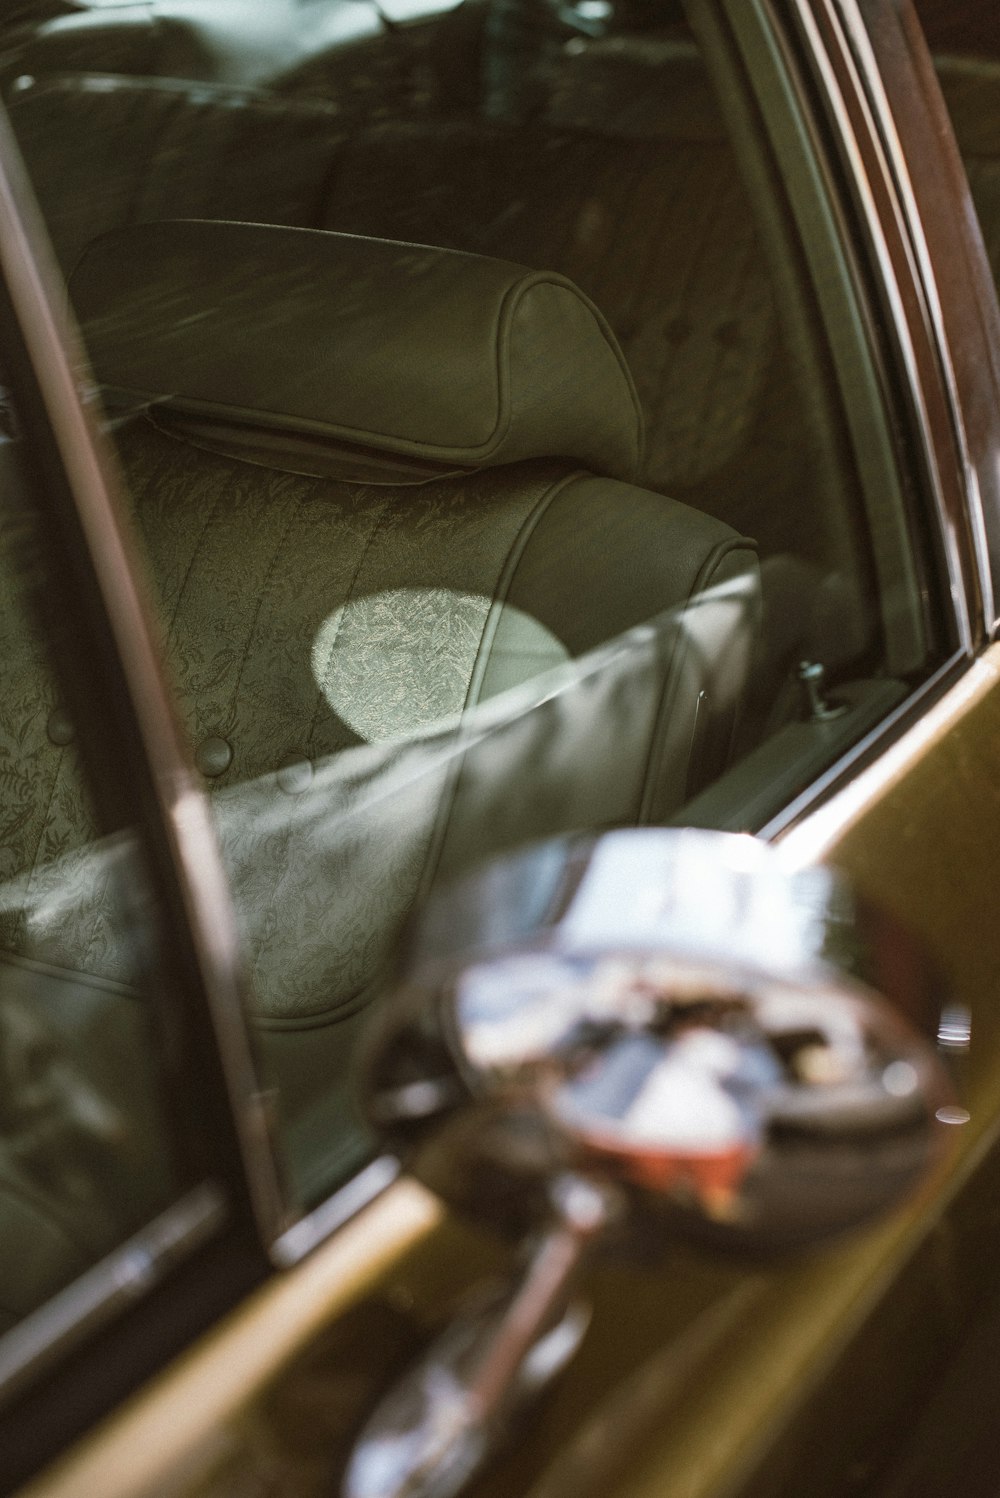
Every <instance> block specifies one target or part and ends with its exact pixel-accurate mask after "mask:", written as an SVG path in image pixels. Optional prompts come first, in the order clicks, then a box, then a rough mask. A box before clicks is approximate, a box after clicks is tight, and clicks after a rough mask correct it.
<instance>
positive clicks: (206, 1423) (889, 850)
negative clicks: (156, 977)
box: [22, 647, 1000, 1498]
mask: <svg viewBox="0 0 1000 1498" xmlns="http://www.w3.org/2000/svg"><path fill="white" fill-rule="evenodd" d="M994 820H1000V647H993V648H992V649H991V650H990V651H988V652H987V653H986V654H985V655H984V656H983V657H982V658H981V659H980V660H978V661H977V662H976V663H975V664H974V665H973V666H972V667H971V668H970V669H969V670H968V671H967V672H966V673H964V674H963V675H962V677H961V678H960V680H959V681H958V682H957V683H956V684H955V685H954V686H952V687H951V689H950V690H949V691H948V692H947V693H945V695H944V696H942V697H941V699H940V700H939V702H938V703H937V704H936V705H935V706H934V707H933V708H932V709H931V710H930V711H929V712H928V713H927V714H926V715H925V716H924V717H923V718H922V719H921V720H920V721H919V722H918V723H916V724H915V725H914V726H913V727H912V728H911V729H910V730H909V731H908V732H906V733H905V734H903V735H902V737H901V738H900V739H899V740H898V741H897V743H896V744H894V745H893V746H892V748H891V749H889V750H888V751H887V752H886V754H885V755H884V756H883V757H882V758H881V759H880V760H879V761H878V762H877V763H875V764H873V765H872V766H870V767H869V769H868V770H867V771H865V772H863V773H862V774H861V775H860V776H859V777H858V778H857V779H856V780H855V781H854V782H853V783H852V784H851V785H850V786H849V787H848V788H847V789H846V790H845V791H843V792H842V793H841V794H840V795H838V796H837V797H835V798H834V799H833V800H831V801H830V802H828V803H827V804H826V805H825V806H824V807H822V808H821V809H819V810H818V811H817V812H815V813H814V814H813V816H812V817H810V818H808V819H806V820H804V821H803V822H802V823H801V824H800V825H799V826H798V827H797V828H796V829H795V830H794V831H793V832H791V833H790V834H789V835H788V836H787V837H786V839H785V840H784V847H785V851H786V856H787V857H788V858H789V860H790V861H791V862H792V863H795V864H797V863H800V862H809V861H812V860H814V859H815V858H817V857H821V858H825V859H829V860H830V861H832V862H834V863H835V864H836V865H837V866H838V867H840V868H842V869H843V870H845V871H846V872H847V873H849V875H850V876H851V877H852V878H853V880H854V881H855V882H856V884H857V887H858V888H859V889H860V890H863V891H868V892H869V893H870V894H873V895H875V896H876V897H877V898H878V899H879V900H880V902H881V903H882V904H883V905H884V906H886V907H888V908H889V909H891V910H895V911H896V912H897V913H898V914H899V915H900V917H901V918H903V919H905V920H906V921H907V922H908V923H909V924H914V923H915V924H917V925H918V926H919V927H920V928H921V929H923V930H925V931H926V932H927V934H928V937H929V940H930V942H931V945H932V947H933V948H934V949H935V950H936V952H937V955H938V956H939V957H940V959H941V961H942V963H943V965H944V968H945V969H946V971H947V972H948V973H949V975H950V977H951V979H952V981H953V984H954V992H955V994H956V996H957V997H958V998H959V999H960V1000H961V1002H962V1003H964V1004H967V1005H968V1006H969V1008H970V1010H971V1014H972V1035H973V1043H972V1049H971V1052H970V1057H969V1064H968V1069H967V1072H966V1073H965V1074H964V1075H963V1076H962V1077H960V1078H959V1082H960V1086H961V1096H962V1100H963V1103H964V1106H965V1107H966V1108H967V1109H968V1111H969V1113H970V1115H971V1118H970V1121H969V1122H968V1123H967V1124H966V1125H964V1126H962V1127H956V1128H955V1130H954V1133H955V1142H956V1150H957V1152H958V1153H957V1157H956V1158H954V1159H952V1160H951V1161H949V1168H948V1169H947V1171H946V1172H944V1173H942V1174H939V1177H938V1179H937V1180H936V1181H934V1182H932V1183H931V1185H930V1186H929V1187H928V1188H927V1189H926V1190H925V1192H924V1193H923V1195H922V1197H921V1198H920V1199H919V1200H918V1201H917V1202H916V1203H915V1204H914V1205H912V1206H910V1207H908V1208H907V1209H905V1210H904V1211H903V1212H901V1213H897V1214H896V1215H895V1216H894V1217H893V1218H892V1219H891V1220H890V1221H888V1222H886V1223H884V1224H883V1225H881V1226H879V1227H877V1228H875V1229H873V1230H868V1231H865V1232H863V1233H861V1234H858V1235H854V1236H852V1237H851V1238H850V1239H849V1240H847V1241H846V1242H844V1243H843V1244H841V1245H838V1246H836V1247H834V1248H832V1249H828V1250H825V1251H824V1252H823V1253H822V1254H819V1255H816V1256H814V1257H812V1258H810V1259H808V1260H806V1261H804V1262H801V1263H796V1264H793V1265H791V1266H788V1267H783V1266H777V1267H768V1266H766V1265H765V1266H760V1265H758V1266H750V1267H749V1268H748V1267H747V1266H746V1265H744V1264H735V1265H725V1264H722V1263H719V1262H715V1263H713V1262H709V1261H707V1260H703V1259H700V1258H698V1257H697V1256H695V1255H694V1254H693V1253H691V1252H690V1251H688V1250H682V1249H677V1250H676V1251H674V1252H673V1253H671V1255H670V1257H669V1258H668V1260H667V1263H666V1265H665V1266H664V1267H662V1268H656V1269H652V1268H645V1267H642V1266H620V1265H617V1266H616V1265H610V1266H609V1265H605V1266H601V1267H599V1268H597V1269H595V1270H594V1271H593V1272H592V1274H591V1276H590V1279H589V1283H588V1287H587V1288H588V1292H589V1293H590V1294H592V1295H593V1298H594V1304H595V1314H594V1322H593V1325H592V1328H591V1333H590V1335H589V1336H588V1339H587V1341H586V1343H585V1345H584V1347H583V1349H582V1350H581V1352H580V1354H579V1356H578V1358H577V1360H576V1362H575V1363H574V1365H573V1366H572V1367H571V1369H570V1370H569V1371H568V1373H567V1374H566V1376H565V1377H564V1379H563V1380H562V1382H561V1383H560V1385H559V1387H558V1388H557V1389H556V1390H555V1391H554V1392H553V1393H552V1395H551V1396H549V1398H548V1399H547V1400H546V1404H545V1408H544V1411H543V1412H542V1418H540V1419H539V1420H537V1421H536V1422H535V1423H534V1424H533V1425H532V1426H531V1427H530V1428H529V1429H528V1430H527V1431H526V1432H525V1433H524V1436H523V1438H522V1439H521V1440H520V1441H519V1442H518V1444H517V1447H516V1449H515V1450H514V1451H513V1452H512V1453H511V1454H510V1455H509V1456H508V1457H507V1458H505V1459H503V1460H501V1461H500V1462H499V1463H498V1465H497V1467H496V1469H495V1470H494V1471H493V1472H492V1473H488V1474H487V1475H486V1477H485V1478H483V1479H482V1480H481V1481H480V1482H479V1483H478V1484H477V1485H476V1487H475V1488H474V1489H473V1490H472V1491H474V1492H476V1493H482V1494H483V1495H493V1494H496V1495H499V1494H501V1493H503V1492H511V1491H517V1492H525V1493H530V1494H531V1495H532V1498H554V1495H555V1494H557V1493H564V1492H569V1491H572V1492H574V1493H577V1494H589V1493H594V1494H597V1493H603V1494H611V1493H615V1492H621V1493H622V1494H623V1495H624V1494H626V1493H627V1494H629V1495H630V1498H638V1495H642V1498H645V1495H646V1494H649V1495H650V1498H652V1495H654V1494H659V1493H662V1492H663V1491H664V1490H665V1485H666V1484H668V1483H669V1491H670V1492H672V1493H683V1494H685V1495H688V1494H689V1495H692V1498H695V1495H697V1498H708V1495H709V1494H713V1495H716V1494H719V1493H723V1492H729V1491H739V1492H741V1493H751V1494H758V1493H760V1494H766V1493H778V1492H786V1493H787V1492H789V1491H803V1490H804V1489H803V1486H802V1484H803V1483H804V1482H805V1481H807V1480H808V1481H809V1489H808V1490H809V1492H810V1498H813V1495H816V1498H819V1495H820V1494H823V1493H831V1494H833V1493H836V1494H842V1493H846V1492H850V1491H855V1490H857V1491H870V1488H868V1487H865V1484H866V1483H870V1482H871V1481H873V1480H874V1478H875V1477H877V1476H878V1475H879V1472H880V1468H881V1466H882V1464H884V1463H885V1462H886V1460H887V1458H889V1457H893V1456H895V1455H896V1454H897V1452H898V1450H899V1449H900V1448H902V1447H903V1446H905V1441H906V1437H907V1435H908V1434H909V1433H910V1426H911V1421H912V1410H913V1408H914V1405H915V1404H917V1403H918V1402H919V1401H920V1400H922V1399H923V1398H925V1397H926V1396H927V1395H928V1393H929V1391H930V1389H931V1387H932V1385H933V1383H934V1381H935V1377H936V1375H937V1374H938V1373H939V1372H940V1369H941V1368H942V1367H943V1366H944V1364H945V1362H946V1361H947V1359H948V1357H949V1355H950V1353H951V1351H952V1350H953V1347H954V1345H955V1343H956V1341H957V1340H958V1339H959V1337H960V1336H961V1333H962V1331H963V1329H964V1328H965V1327H966V1326H967V1325H968V1324H969V1323H970V1321H971V1319H972V1318H973V1316H974V1315H975V1311H976V1308H977V1306H978V1305H979V1304H981V1302H982V1300H983V1297H984V1296H985V1295H986V1294H987V1293H988V1292H989V1290H990V1287H991V1256H990V1254H989V1251H988V1246H987V1245H988V1242H989V1239H990V1237H991V1235H992V1234H993V1233H994V1232H995V1229H996V1221H997V1217H998V1215H1000V1208H997V1206H996V1205H995V1203H996V1202H997V1201H998V1200H1000V1198H998V1196H997V1193H996V1191H995V1189H993V1185H994V1182H995V1178H996V1177H997V1174H998V1170H1000V1167H998V1164H997V1162H996V1160H995V1159H994V1146H995V1143H996V1136H997V1132H998V1129H1000V1035H998V1033H997V1032H998V1030H1000V1016H998V1014H997V1011H996V1006H995V1002H994V995H995V992H996V988H997V982H998V978H1000V932H997V934H996V935H993V936H991V935H990V933H991V931H994V932H995V931H996V926H995V923H994V921H993V904H994V901H995V890H996V885H997V877H998V872H1000V852H998V850H997V849H996V848H995V846H993V845H992V843H991V841H990V840H989V839H987V838H983V837H982V836H981V830H982V827H983V825H984V823H986V824H990V823H992V822H993V821H994ZM508 1260H509V1250H508V1249H507V1248H506V1247H505V1246H504V1245H502V1244H500V1243H499V1242H497V1241H496V1240H494V1239H492V1238H491V1237H490V1236H489V1235H488V1234H486V1233H482V1232H479V1231H476V1230H474V1229H471V1228H468V1227H466V1226H464V1225H462V1224H459V1223H456V1222H455V1221H454V1220H453V1219H451V1218H449V1217H448V1216H447V1214H446V1213H445V1212H444V1209H443V1208H442V1207H441V1205H440V1204H439V1203H438V1202H436V1200H435V1199H434V1198H433V1197H431V1196H430V1195H429V1193H427V1192H425V1191H424V1190H423V1188H421V1187H419V1186H418V1185H416V1183H414V1182H412V1181H409V1180H403V1181H401V1182H398V1183H396V1184H395V1185H393V1186H391V1187H390V1188H389V1189H388V1190H387V1191H386V1192H385V1193H384V1194H383V1195H382V1196H381V1197H379V1198H378V1200H376V1201H375V1202H374V1203H372V1204H371V1205H369V1206H368V1207H367V1208H365V1209H364V1211H363V1212H362V1213H361V1214H359V1215H358V1216H357V1217H355V1218H354V1219H353V1220H352V1221H351V1222H350V1223H349V1224H348V1225H347V1226H346V1227H345V1228H344V1229H342V1230H341V1231H340V1233H339V1234H337V1235H335V1236H334V1237H333V1238H332V1239H330V1240H329V1241H328V1242H327V1243H326V1244H325V1245H323V1246H322V1247H320V1248H319V1249H318V1250H317V1251H316V1253H315V1254H314V1255H313V1256H311V1257H310V1258H309V1259H308V1260H306V1261H305V1262H304V1263H303V1264H302V1265H300V1266H298V1267H297V1268H295V1269H294V1270H291V1271H289V1272H288V1273H287V1274H286V1275H284V1276H282V1277H280V1278H277V1279H276V1280H274V1281H272V1282H270V1283H269V1284H267V1285H266V1286H265V1287H264V1288H262V1289H261V1290H260V1291H259V1292H257V1293H256V1294H255V1295H254V1296H253V1297H252V1298H251V1299H250V1300H249V1301H248V1302H247V1303H246V1304H245V1305H244V1306H242V1307H241V1308H240V1309H238V1310H237V1311H235V1312H234V1313H233V1314H232V1315H231V1316H230V1317H229V1318H228V1319H227V1320H226V1321H225V1322H224V1323H222V1324H221V1325H220V1326H219V1328H218V1329H216V1330H215V1331H213V1332H212V1333H210V1334H209V1335H208V1336H207V1337H206V1338H205V1339H204V1340H203V1341H202V1342H201V1343H200V1344H198V1346H196V1347H195V1348H194V1349H193V1350H192V1351H191V1352H189V1353H187V1354H185V1355H184V1356H183V1357H182V1358H181V1359H179V1360H178V1361H177V1362H176V1363H175V1364H174V1365H173V1366H172V1367H171V1368H169V1369H168V1370H167V1371H166V1372H165V1373H164V1374H162V1375H161V1376H160V1377H159V1378H158V1379H157V1380H155V1381H154V1382H153V1383H152V1384H150V1386H149V1387H148V1388H146V1389H145V1390H143V1391H142V1392H141V1393H140V1394H138V1395H137V1396H136V1397H135V1399H134V1400H133V1401H132V1402H131V1404H130V1405H129V1406H127V1407H126V1408H124V1409H123V1410H122V1411H121V1412H119V1413H117V1414H116V1415H114V1416H113V1417H111V1418H110V1420H109V1421H107V1422H106V1423H105V1424H104V1425H103V1426H101V1427H99V1428H98V1429H97V1430H96V1431H95V1432H94V1433H93V1434H92V1435H91V1436H90V1437H88V1438H87V1440H86V1441H85V1442H84V1443H82V1445H81V1446H80V1447H78V1448H77V1449H76V1450H75V1451H73V1452H72V1453H71V1454H70V1455H69V1456H68V1457H67V1458H66V1459H64V1460H63V1461H62V1462H61V1463H59V1464H58V1465H57V1466H56V1467H54V1468H53V1469H52V1470H50V1471H49V1472H48V1473H47V1474H44V1475H43V1476H42V1477H41V1478H40V1479H39V1480H37V1481H36V1482H34V1483H32V1484H31V1485H29V1486H28V1487H27V1488H25V1489H23V1490H22V1498H90V1495H91V1494H93V1493H95V1492H101V1493H102V1495H104V1498H152V1495H154V1494H155V1495H157V1498H228V1495H229V1494H231V1493H234V1492H237V1491H238V1492H240V1493H253V1492H256V1491H260V1492H261V1493H264V1492H267V1493H275V1494H280V1495H282V1498H284V1495H286V1494H287V1495H289V1498H290V1495H293V1494H294V1495H295V1498H311V1495H313V1494H315V1495H317V1498H319V1495H320V1494H324V1493H328V1492H329V1491H331V1479H332V1478H333V1477H334V1476H335V1475H336V1473H337V1472H338V1471H339V1470H341V1469H342V1467H343V1464H344V1462H345V1460H346V1456H347V1451H348V1449H349V1445H350V1435H351V1432H352V1430H353V1429H356V1428H357V1425H358V1423H359V1422H360V1420H361V1419H362V1417H363V1416H364V1414H365V1413H366V1412H367V1410H368V1409H369V1408H370V1406H371V1405H372V1403H374V1401H375V1400H376V1399H377V1397H378V1395H379V1394H380V1393H381V1392H382V1390H383V1388H384V1385H385V1382H386V1381H387V1379H388V1378H389V1376H390V1374H391V1370H392V1367H393V1366H394V1365H398V1364H399V1363H400V1362H401V1361H403V1360H405V1357H406V1355H407V1354H408V1353H409V1352H411V1351H412V1350H413V1349H414V1348H415V1347H417V1346H419V1345H420V1344H421V1342H422V1341H423V1340H425V1338H426V1336H427V1334H428V1331H429V1329H430V1328H431V1327H432V1326H434V1325H435V1324H438V1323H439V1321H440V1318H441V1311H442V1307H445V1308H447V1307H448V1306H449V1304H454V1302H455V1300H456V1299H457V1298H459V1297H460V1295H461V1294H462V1293H463V1292H464V1291H465V1290H466V1289H467V1288H469V1287H471V1286H472V1285H473V1284H474V1283H475V1282H476V1280H477V1278H478V1277H479V1276H480V1275H481V1274H483V1273H488V1272H490V1271H494V1272H495V1271H496V1270H497V1269H498V1268H501V1267H502V1266H503V1265H504V1264H505V1263H506V1262H507V1261H508ZM810 1473H811V1474H812V1475H811V1476H810ZM255 1484H256V1486H255Z"/></svg>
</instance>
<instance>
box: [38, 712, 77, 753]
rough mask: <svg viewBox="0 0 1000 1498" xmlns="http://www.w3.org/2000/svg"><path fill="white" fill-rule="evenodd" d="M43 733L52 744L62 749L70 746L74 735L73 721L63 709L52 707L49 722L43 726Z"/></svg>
mask: <svg viewBox="0 0 1000 1498" xmlns="http://www.w3.org/2000/svg"><path fill="white" fill-rule="evenodd" d="M45 732H46V733H47V734H48V736H49V740H50V742H51V743H53V744H57V745H58V746H59V747H60V748H63V747H64V746H65V745H66V744H71V743H72V742H73V738H74V736H75V734H76V729H75V727H74V725H73V719H72V718H71V717H70V715H69V713H68V712H67V711H66V709H65V708H64V707H54V708H53V709H52V711H51V712H50V713H49V721H48V722H47V723H46V725H45Z"/></svg>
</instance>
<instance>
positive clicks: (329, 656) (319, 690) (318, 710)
mask: <svg viewBox="0 0 1000 1498" xmlns="http://www.w3.org/2000/svg"><path fill="white" fill-rule="evenodd" d="M320 487H321V485H320V484H316V485H315V486H314V488H313V489H312V490H311V491H310V492H311V493H315V492H316V490H317V489H319V488H320ZM386 508H387V507H386V506H385V505H383V506H382V508H381V510H379V511H378V512H377V514H376V516H375V520H374V523H373V524H372V528H371V530H370V531H369V532H368V535H367V536H366V537H365V544H364V546H362V548H361V555H360V556H359V557H358V565H357V566H356V567H355V569H354V573H353V575H352V577H351V581H350V582H349V583H348V585H347V591H346V593H345V594H344V600H343V602H342V604H341V605H340V618H339V619H338V620H337V628H336V631H335V632H334V635H333V638H332V639H331V641H330V648H329V650H328V651H327V653H326V660H325V662H324V666H323V671H322V672H320V671H319V670H317V671H316V706H315V708H314V709H313V716H312V722H311V723H310V724H309V732H308V734H307V736H306V743H305V748H306V750H307V751H308V752H310V753H311V752H312V746H313V743H314V741H315V736H316V729H317V727H318V726H319V720H320V717H321V715H322V713H323V710H324V708H326V707H328V706H329V703H328V701H327V697H326V693H325V692H324V691H323V681H324V680H325V678H326V674H327V672H328V671H329V669H330V667H331V665H332V664H333V653H334V651H335V650H336V648H337V643H338V641H339V640H340V632H341V630H342V629H343V627H344V620H345V618H346V617H347V609H348V605H349V604H350V602H351V599H352V598H353V597H354V589H355V587H356V586H357V581H358V578H359V577H360V576H361V569H362V567H363V566H364V564H365V558H366V557H367V556H368V553H369V551H370V550H371V547H372V543H373V541H374V540H375V537H376V536H377V534H378V532H379V530H380V529H381V527H382V521H383V519H384V518H385V514H386Z"/></svg>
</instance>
